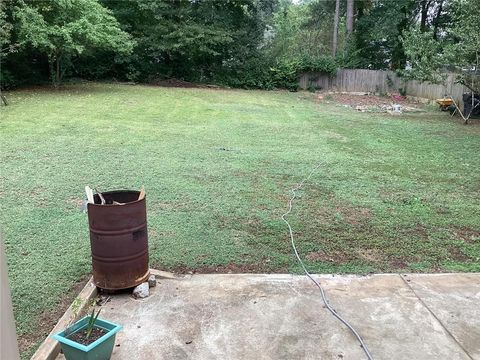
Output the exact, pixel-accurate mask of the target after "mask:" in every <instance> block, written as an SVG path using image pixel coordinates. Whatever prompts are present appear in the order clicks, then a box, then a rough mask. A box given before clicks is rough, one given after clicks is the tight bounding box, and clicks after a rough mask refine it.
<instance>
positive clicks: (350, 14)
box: [347, 0, 354, 35]
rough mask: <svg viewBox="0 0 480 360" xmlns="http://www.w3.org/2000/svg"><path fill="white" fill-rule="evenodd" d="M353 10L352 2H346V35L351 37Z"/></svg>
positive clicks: (350, 0)
mask: <svg viewBox="0 0 480 360" xmlns="http://www.w3.org/2000/svg"><path fill="white" fill-rule="evenodd" d="M353 8H354V0H347V34H348V35H351V34H352V32H353Z"/></svg>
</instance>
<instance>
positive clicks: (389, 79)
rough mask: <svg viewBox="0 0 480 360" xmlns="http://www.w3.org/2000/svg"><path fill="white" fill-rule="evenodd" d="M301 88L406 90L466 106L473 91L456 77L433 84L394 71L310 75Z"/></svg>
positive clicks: (407, 93)
mask: <svg viewBox="0 0 480 360" xmlns="http://www.w3.org/2000/svg"><path fill="white" fill-rule="evenodd" d="M299 85H300V88H302V89H307V88H309V87H311V86H313V87H316V88H321V89H323V90H332V91H348V92H372V93H380V94H386V93H392V92H395V93H399V92H400V89H402V90H403V91H405V94H406V95H409V96H414V97H419V98H424V99H429V100H435V99H438V98H442V97H443V96H444V95H448V96H451V97H452V98H453V99H454V100H455V101H456V102H457V103H458V104H459V105H460V106H462V107H463V100H462V95H463V93H465V92H469V90H468V88H467V87H465V86H463V85H461V84H457V83H455V74H448V76H447V78H446V80H445V82H444V84H432V83H428V82H421V81H416V80H405V79H402V78H401V77H399V76H397V75H396V74H395V73H394V72H393V71H390V70H364V69H353V70H347V69H340V70H337V73H336V74H335V75H325V74H314V73H306V74H303V75H302V76H301V77H300V79H299Z"/></svg>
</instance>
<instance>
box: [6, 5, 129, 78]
mask: <svg viewBox="0 0 480 360" xmlns="http://www.w3.org/2000/svg"><path fill="white" fill-rule="evenodd" d="M14 16H15V19H16V21H17V22H18V37H19V39H20V40H21V42H22V44H23V46H25V45H29V46H32V47H33V48H35V49H38V50H39V51H41V52H43V53H45V54H46V55H47V56H48V60H49V64H50V73H51V77H52V81H53V83H54V84H55V85H58V84H59V83H60V82H61V80H62V78H63V75H64V73H65V70H66V68H67V66H66V64H65V63H66V62H68V61H70V60H71V58H72V57H73V56H76V55H80V54H83V53H85V52H88V51H93V50H95V49H108V50H110V51H114V52H117V53H123V54H128V53H130V52H131V50H132V48H133V44H134V43H133V41H132V40H131V39H130V37H129V35H128V34H127V33H125V32H123V31H122V30H120V28H119V24H118V22H117V20H116V19H115V18H114V17H113V16H112V14H111V13H110V11H108V10H107V9H106V8H104V7H103V6H102V5H100V4H99V3H98V2H97V1H96V0H51V1H35V0H30V1H20V2H19V5H18V6H16V7H15V9H14Z"/></svg>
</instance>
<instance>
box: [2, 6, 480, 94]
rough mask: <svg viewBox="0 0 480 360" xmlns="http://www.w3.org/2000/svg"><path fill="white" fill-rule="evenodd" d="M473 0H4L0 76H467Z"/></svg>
mask: <svg viewBox="0 0 480 360" xmlns="http://www.w3.org/2000/svg"><path fill="white" fill-rule="evenodd" d="M337 1H338V5H339V11H338V12H336V11H335V8H336V4H337ZM477 2H478V1H477V0H395V1H390V0H304V1H295V2H293V1H291V0H225V1H210V0H195V1H192V0H180V1H177V0H128V1H127V0H126V1H111V0H4V1H3V2H2V3H1V5H0V8H1V10H2V11H1V12H0V44H1V49H2V63H3V66H2V69H1V75H2V86H3V87H8V86H12V85H21V84H28V83H38V82H44V81H46V80H47V79H52V80H53V81H54V82H56V83H58V82H60V81H61V80H62V78H63V77H64V76H65V77H80V78H86V79H112V78H114V79H117V80H128V81H136V82H155V81H157V80H162V79H169V78H176V79H182V80H186V81H194V82H210V83H217V84H224V85H230V86H238V87H246V88H273V87H285V88H290V89H295V87H296V77H297V76H298V75H299V74H300V73H301V72H302V71H316V72H325V73H332V72H334V71H335V69H336V68H337V67H343V68H366V69H394V70H398V71H399V72H400V73H402V74H403V75H404V76H407V77H411V78H417V79H421V80H430V81H439V80H441V74H442V72H444V71H445V70H449V71H456V72H458V73H459V75H460V77H459V78H460V79H461V81H463V82H464V83H470V84H472V83H473V82H474V81H473V80H472V77H473V78H475V76H474V75H475V74H474V73H475V71H477V69H478V61H479V60H478V57H479V55H478V54H479V48H480V45H479V39H480V35H479V31H480V30H479V29H480V27H479V26H478V19H479V18H480V14H479V11H480V10H479V9H480V7H479V6H478V4H477ZM337 17H338V21H337V20H336V18H337ZM335 23H338V29H336V28H334V24H335ZM334 29H336V30H334ZM334 38H335V39H336V41H335V46H334V44H333V43H334ZM333 48H335V51H334V53H335V58H333V57H332V56H331V54H332V49H333Z"/></svg>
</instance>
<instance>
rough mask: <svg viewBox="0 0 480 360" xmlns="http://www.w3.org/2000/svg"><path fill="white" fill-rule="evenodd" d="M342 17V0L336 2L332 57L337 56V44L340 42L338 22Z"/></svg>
mask: <svg viewBox="0 0 480 360" xmlns="http://www.w3.org/2000/svg"><path fill="white" fill-rule="evenodd" d="M339 17H340V0H336V2H335V15H334V18H333V42H332V55H333V57H335V56H336V55H337V42H338V20H339Z"/></svg>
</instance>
